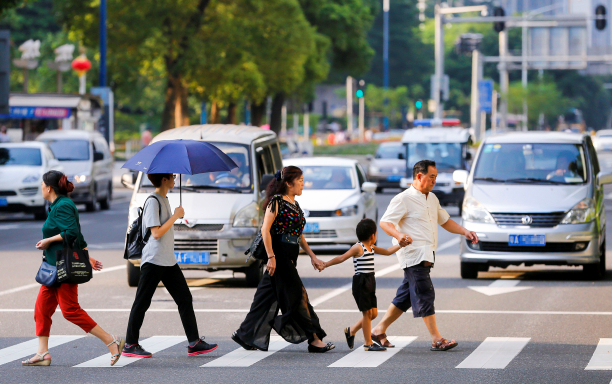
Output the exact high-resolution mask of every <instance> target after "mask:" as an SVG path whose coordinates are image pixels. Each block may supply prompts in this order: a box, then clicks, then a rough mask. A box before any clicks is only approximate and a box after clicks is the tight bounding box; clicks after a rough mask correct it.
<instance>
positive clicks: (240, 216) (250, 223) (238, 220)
mask: <svg viewBox="0 0 612 384" xmlns="http://www.w3.org/2000/svg"><path fill="white" fill-rule="evenodd" d="M232 225H233V226H234V227H257V226H259V206H258V205H257V203H255V202H253V203H251V204H249V205H247V206H246V207H244V208H242V209H241V210H240V211H238V213H237V214H236V216H235V217H234V223H233V224H232Z"/></svg>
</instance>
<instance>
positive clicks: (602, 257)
mask: <svg viewBox="0 0 612 384" xmlns="http://www.w3.org/2000/svg"><path fill="white" fill-rule="evenodd" d="M582 271H583V272H584V274H585V275H586V278H587V279H589V280H601V279H602V278H603V277H604V276H605V275H606V240H604V241H603V243H602V244H601V248H600V249H599V262H598V263H595V264H585V265H583V266H582Z"/></svg>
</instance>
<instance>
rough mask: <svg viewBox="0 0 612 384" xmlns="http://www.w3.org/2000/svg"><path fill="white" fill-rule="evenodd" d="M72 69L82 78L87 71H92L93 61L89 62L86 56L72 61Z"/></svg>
mask: <svg viewBox="0 0 612 384" xmlns="http://www.w3.org/2000/svg"><path fill="white" fill-rule="evenodd" d="M72 69H74V70H75V72H76V73H77V74H78V75H79V77H80V76H83V75H84V74H85V73H87V71H89V70H90V69H91V61H89V60H87V57H85V55H81V56H79V57H77V58H76V59H74V60H72Z"/></svg>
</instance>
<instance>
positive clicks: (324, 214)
mask: <svg viewBox="0 0 612 384" xmlns="http://www.w3.org/2000/svg"><path fill="white" fill-rule="evenodd" d="M332 216H336V211H310V214H309V215H308V217H332Z"/></svg>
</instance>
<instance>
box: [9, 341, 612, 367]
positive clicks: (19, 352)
mask: <svg viewBox="0 0 612 384" xmlns="http://www.w3.org/2000/svg"><path fill="white" fill-rule="evenodd" d="M84 337H86V336H82V335H81V336H51V337H50V338H49V348H50V349H52V352H53V351H55V350H58V349H59V348H62V346H63V347H66V348H73V344H74V343H78V342H79V340H83V338H84ZM417 339H418V337H416V336H389V340H390V341H391V343H393V344H395V346H396V347H395V348H389V349H388V350H387V351H386V352H366V351H365V350H364V349H363V348H362V347H361V346H356V347H355V349H354V350H352V351H341V350H340V349H339V348H337V349H336V352H335V353H328V354H326V355H325V356H326V358H328V359H330V358H331V359H333V361H331V364H330V363H326V364H325V365H324V366H326V367H328V368H332V369H333V368H372V367H378V366H380V365H382V364H384V363H386V362H389V361H392V360H393V359H394V356H397V355H398V354H399V353H400V352H401V351H402V350H403V349H404V348H406V347H408V346H409V345H410V344H411V343H413V342H414V341H416V340H417ZM186 341H187V340H186V338H185V336H152V337H149V338H146V339H143V340H142V341H141V345H142V346H143V348H144V349H146V350H148V351H150V352H152V353H154V354H155V355H154V358H155V359H164V358H168V354H167V352H166V353H164V351H165V350H167V349H169V348H172V347H175V346H177V345H179V344H186ZM530 342H531V338H529V337H487V338H486V339H485V340H483V341H482V342H481V343H480V344H479V345H478V346H477V347H476V348H475V349H474V350H472V351H466V349H467V348H472V347H465V346H463V347H462V346H461V344H460V346H459V347H458V348H457V349H456V350H454V351H453V352H451V353H455V352H460V351H462V352H464V353H467V352H470V353H469V355H468V356H467V357H465V358H464V359H463V360H462V361H461V362H460V363H459V364H458V365H456V366H455V368H458V369H473V370H477V369H489V370H490V369H497V370H503V369H506V368H507V367H508V366H509V365H510V364H511V363H512V362H513V361H514V360H515V359H516V357H517V356H518V355H519V354H521V353H522V352H523V350H524V349H525V347H527V346H528V344H529V343H530ZM230 343H231V341H230ZM290 345H291V344H290V343H288V342H286V341H285V340H283V339H282V338H281V337H280V336H272V337H271V339H270V346H269V350H268V351H266V352H263V351H247V350H244V349H242V348H240V347H236V348H232V350H231V351H230V352H228V353H225V354H222V355H221V356H218V355H214V354H211V355H210V356H209V355H207V357H208V359H207V360H208V362H206V363H205V364H203V365H197V366H194V368H197V367H200V368H208V369H211V368H216V369H218V368H229V367H231V368H233V367H252V366H254V365H255V364H257V363H259V362H261V361H262V360H264V359H269V360H273V359H274V358H275V356H279V355H280V354H279V352H281V351H282V350H283V349H285V348H286V347H288V346H290ZM37 347H38V340H37V339H30V340H28V341H25V342H21V343H18V344H15V345H12V346H9V347H6V348H2V349H0V369H2V366H6V365H8V364H10V363H11V364H18V363H17V362H16V361H17V360H21V359H26V358H27V357H31V356H33V355H34V353H35V351H36V350H37ZM593 347H594V348H595V349H594V351H593V352H592V356H591V358H590V360H589V362H588V365H586V366H585V367H584V370H588V371H609V370H612V338H601V339H599V342H598V344H597V346H593ZM424 353H428V352H424ZM397 358H399V357H396V359H397ZM139 360H141V358H136V357H121V359H119V361H118V362H117V364H116V365H115V366H114V367H112V368H114V369H117V368H124V367H126V366H128V365H130V364H133V363H135V362H137V361H139ZM192 360H193V361H194V362H196V361H198V362H199V363H200V364H201V363H202V361H201V360H199V359H198V358H194V359H192ZM109 361H110V353H106V354H103V355H101V356H98V357H95V358H93V359H91V360H87V361H84V362H80V363H78V364H76V365H74V366H72V367H73V368H110V366H109ZM281 361H283V362H282V363H281V364H286V361H285V360H281Z"/></svg>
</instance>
